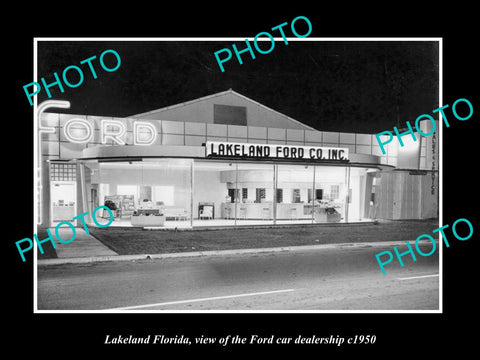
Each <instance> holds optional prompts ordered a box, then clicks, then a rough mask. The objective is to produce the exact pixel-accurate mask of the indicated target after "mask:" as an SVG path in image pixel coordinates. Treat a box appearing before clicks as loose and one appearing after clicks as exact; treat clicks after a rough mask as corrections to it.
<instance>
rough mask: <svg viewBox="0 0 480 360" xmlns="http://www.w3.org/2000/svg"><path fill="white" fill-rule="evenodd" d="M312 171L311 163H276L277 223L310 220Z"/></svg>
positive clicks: (305, 221)
mask: <svg viewBox="0 0 480 360" xmlns="http://www.w3.org/2000/svg"><path fill="white" fill-rule="evenodd" d="M313 172H314V166H311V165H310V166H309V165H277V177H276V178H277V184H276V186H277V204H276V223H277V224H289V223H311V222H312V218H313V217H312V209H313V208H312V203H311V199H312V191H313ZM280 190H281V191H280ZM279 194H281V197H279V196H278V195H279Z"/></svg>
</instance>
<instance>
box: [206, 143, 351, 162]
mask: <svg viewBox="0 0 480 360" xmlns="http://www.w3.org/2000/svg"><path fill="white" fill-rule="evenodd" d="M205 147H206V154H205V155H206V157H235V158H255V159H258V158H263V159H265V158H267V159H301V160H326V161H335V160H337V161H348V160H349V159H348V148H333V147H317V146H300V145H276V144H248V143H232V142H218V141H207V142H206V144H205Z"/></svg>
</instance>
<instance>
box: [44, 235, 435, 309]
mask: <svg viewBox="0 0 480 360" xmlns="http://www.w3.org/2000/svg"><path fill="white" fill-rule="evenodd" d="M422 247H423V245H422V246H421V249H422V250H423V252H424V253H428V252H429V251H430V249H431V244H430V245H425V248H422ZM405 249H406V247H405ZM437 249H438V248H437ZM385 250H391V251H393V249H392V246H369V245H362V246H359V245H356V246H348V245H339V246H335V247H332V248H322V249H318V250H317V249H315V250H297V251H288V252H275V253H263V254H253V255H252V254H248V255H247V254H243V255H229V256H209V257H190V258H170V259H151V260H139V261H118V262H104V263H90V264H64V265H55V266H41V267H39V268H38V310H109V311H112V310H113V311H117V310H118V311H129V312H133V311H139V310H142V311H149V310H168V311H174V310H194V311H198V310H231V311H233V310H285V311H290V310H308V311H311V310H438V309H439V282H440V278H439V263H438V250H437V252H435V254H433V255H431V256H428V257H422V256H418V255H417V261H416V262H414V261H413V260H412V259H411V257H410V256H409V255H407V256H404V257H403V261H404V263H405V266H404V267H400V265H399V263H398V261H397V260H394V261H393V262H392V263H390V264H388V265H386V266H385V269H386V274H385V275H383V274H382V272H381V270H380V268H379V266H378V264H377V261H376V258H375V254H377V253H379V252H381V251H385ZM399 251H401V247H399Z"/></svg>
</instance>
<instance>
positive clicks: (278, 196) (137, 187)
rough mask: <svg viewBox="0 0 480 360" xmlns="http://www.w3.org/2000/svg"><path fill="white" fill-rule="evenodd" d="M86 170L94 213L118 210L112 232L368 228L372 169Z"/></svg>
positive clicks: (262, 165) (161, 166)
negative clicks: (140, 229) (315, 225)
mask: <svg viewBox="0 0 480 360" xmlns="http://www.w3.org/2000/svg"><path fill="white" fill-rule="evenodd" d="M86 168H87V169H88V170H87V171H86V173H87V175H86V176H85V186H84V188H85V191H86V192H87V193H86V197H87V199H88V202H89V205H90V208H92V209H93V208H95V207H97V206H99V205H107V206H109V207H110V206H112V207H111V209H112V212H113V213H114V215H115V220H114V222H113V223H112V225H111V226H143V227H152V228H155V227H163V228H191V227H202V226H211V227H212V226H213V227H214V226H242V225H274V224H302V223H303V224H312V223H345V222H357V221H368V220H369V218H368V216H369V214H368V201H369V199H370V196H371V194H370V193H371V190H369V188H368V186H367V183H368V180H367V178H368V176H367V174H368V172H369V171H371V169H370V170H369V169H367V168H360V167H349V166H319V165H310V164H298V165H291V164H278V163H270V162H269V163H267V162H241V161H237V162H232V161H212V160H193V159H165V158H164V159H148V160H147V159H144V160H143V161H136V162H96V161H92V162H87V163H86ZM112 203H113V205H112ZM366 204H367V206H366Z"/></svg>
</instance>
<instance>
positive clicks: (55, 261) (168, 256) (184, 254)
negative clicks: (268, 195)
mask: <svg viewBox="0 0 480 360" xmlns="http://www.w3.org/2000/svg"><path fill="white" fill-rule="evenodd" d="M406 241H409V242H410V243H414V242H415V240H402V241H376V242H361V243H338V244H321V245H301V246H283V247H271V248H254V249H230V250H209V251H192V252H180V253H164V254H136V255H110V256H90V257H76V258H63V259H42V260H36V264H37V266H51V265H63V264H90V263H97V262H111V261H135V260H157V259H171V258H189V257H205V256H228V255H248V254H268V253H279V252H291V251H306V250H321V249H334V248H361V247H377V246H378V247H382V246H395V245H404V244H405V242H406ZM429 242H430V241H429V240H421V241H419V243H429ZM435 243H436V244H438V241H435Z"/></svg>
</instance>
